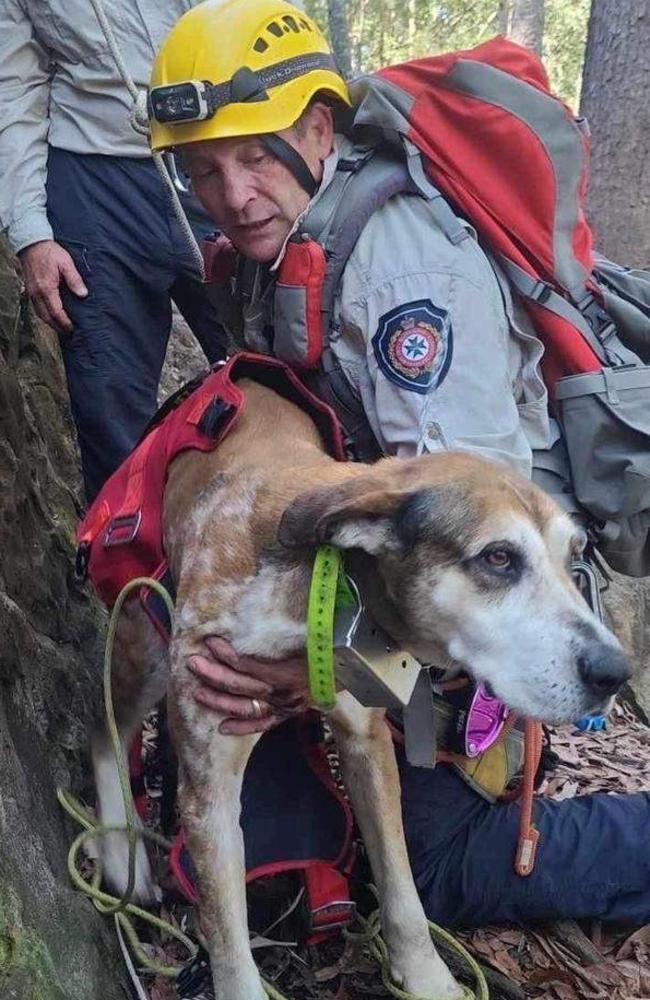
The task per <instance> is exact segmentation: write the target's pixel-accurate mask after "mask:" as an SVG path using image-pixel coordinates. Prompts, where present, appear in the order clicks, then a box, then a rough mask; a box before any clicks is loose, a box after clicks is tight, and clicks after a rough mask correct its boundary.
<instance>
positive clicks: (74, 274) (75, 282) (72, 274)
mask: <svg viewBox="0 0 650 1000" xmlns="http://www.w3.org/2000/svg"><path fill="white" fill-rule="evenodd" d="M59 267H60V268H61V274H62V275H63V277H64V278H65V283H66V285H67V286H68V288H69V289H70V291H71V292H74V294H75V295H78V296H79V298H84V297H85V296H86V295H88V289H87V288H86V286H85V284H84V280H83V278H82V277H81V275H80V274H79V272H78V270H77V268H76V267H75V264H74V261H73V259H72V257H71V256H70V255H69V254H67V253H66V256H65V257H62V259H61V262H60V264H59Z"/></svg>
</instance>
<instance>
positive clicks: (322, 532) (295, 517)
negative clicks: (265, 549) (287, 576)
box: [278, 479, 404, 555]
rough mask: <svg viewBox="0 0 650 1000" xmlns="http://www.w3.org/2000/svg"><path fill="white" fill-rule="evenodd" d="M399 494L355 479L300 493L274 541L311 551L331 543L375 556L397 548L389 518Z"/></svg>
mask: <svg viewBox="0 0 650 1000" xmlns="http://www.w3.org/2000/svg"><path fill="white" fill-rule="evenodd" d="M403 500H404V493H403V492H402V491H396V490H389V489H380V488H378V486H377V484H376V483H373V484H372V485H371V484H367V483H366V484H365V485H364V483H363V481H360V480H358V479H356V480H349V481H348V482H346V483H344V484H342V485H338V486H335V487H323V488H322V489H319V490H314V491H313V492H310V493H302V494H300V496H298V497H296V499H295V500H294V501H293V503H291V504H290V505H289V507H287V509H286V510H285V512H284V514H283V516H282V520H281V521H280V526H279V528H278V541H279V542H280V544H281V545H284V546H285V547H286V548H303V547H309V548H313V547H314V546H317V545H323V544H324V543H325V542H331V543H332V544H333V545H338V546H339V548H342V549H363V550H364V551H365V552H368V553H370V555H378V554H379V553H380V552H384V551H387V550H389V549H397V548H399V545H400V543H399V539H398V537H397V535H396V532H395V528H394V524H393V520H392V515H393V514H394V513H395V511H396V509H397V507H398V506H399V504H400V503H401V502H402V501H403Z"/></svg>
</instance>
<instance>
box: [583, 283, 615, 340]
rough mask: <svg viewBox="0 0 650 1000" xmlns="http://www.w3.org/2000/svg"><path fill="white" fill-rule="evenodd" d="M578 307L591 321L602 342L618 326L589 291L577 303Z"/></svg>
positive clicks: (590, 323) (589, 321)
mask: <svg viewBox="0 0 650 1000" xmlns="http://www.w3.org/2000/svg"><path fill="white" fill-rule="evenodd" d="M576 305H577V306H578V309H579V310H580V312H581V313H582V315H583V316H584V318H585V319H586V320H587V322H588V323H589V326H590V327H591V329H592V330H593V331H594V333H595V335H596V336H597V337H598V340H599V341H600V342H601V344H604V343H605V342H606V341H607V339H608V338H609V337H610V336H611V335H612V333H614V332H615V330H616V326H615V325H614V322H613V321H612V319H611V317H610V316H609V315H608V313H606V312H605V310H604V309H603V307H602V306H601V304H600V303H599V301H598V299H597V298H596V296H595V295H593V294H592V293H591V292H587V294H586V295H585V296H584V298H582V299H580V301H579V302H577V303H576Z"/></svg>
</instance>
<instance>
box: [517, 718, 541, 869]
mask: <svg viewBox="0 0 650 1000" xmlns="http://www.w3.org/2000/svg"><path fill="white" fill-rule="evenodd" d="M541 756H542V727H541V724H540V723H539V722H533V721H531V720H529V719H527V720H526V722H525V724H524V777H523V783H522V793H521V802H520V804H519V808H520V809H521V815H520V818H519V840H518V842H517V854H516V856H515V871H516V872H517V875H530V873H531V872H532V870H533V868H534V867H535V853H536V851H537V842H538V840H539V831H538V830H536V829H535V826H534V825H533V797H534V794H535V775H536V774H537V768H538V767H539V761H540V758H541Z"/></svg>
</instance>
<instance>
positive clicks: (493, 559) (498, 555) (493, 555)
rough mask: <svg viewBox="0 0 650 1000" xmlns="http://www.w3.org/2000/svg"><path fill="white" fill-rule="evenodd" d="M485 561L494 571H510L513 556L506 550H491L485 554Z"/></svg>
mask: <svg viewBox="0 0 650 1000" xmlns="http://www.w3.org/2000/svg"><path fill="white" fill-rule="evenodd" d="M483 559H484V560H485V562H486V563H487V564H488V566H491V567H492V568H493V569H508V567H509V566H511V565H512V556H511V554H510V552H507V551H506V549H490V550H489V552H486V553H484V555H483Z"/></svg>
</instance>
